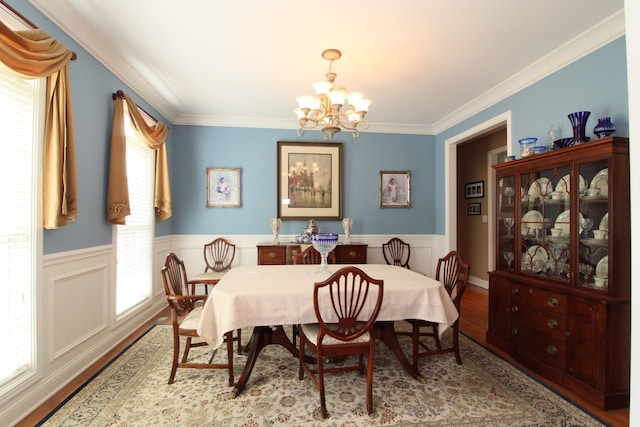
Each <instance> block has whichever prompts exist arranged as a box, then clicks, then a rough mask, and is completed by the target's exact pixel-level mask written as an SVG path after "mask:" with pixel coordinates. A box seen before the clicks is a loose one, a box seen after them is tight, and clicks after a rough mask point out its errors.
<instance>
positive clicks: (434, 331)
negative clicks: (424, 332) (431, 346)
mask: <svg viewBox="0 0 640 427" xmlns="http://www.w3.org/2000/svg"><path fill="white" fill-rule="evenodd" d="M431 329H432V330H433V339H434V340H435V341H436V347H437V348H438V349H439V350H442V344H441V343H440V336H439V335H438V325H431Z"/></svg>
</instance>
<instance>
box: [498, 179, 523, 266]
mask: <svg viewBox="0 0 640 427" xmlns="http://www.w3.org/2000/svg"><path fill="white" fill-rule="evenodd" d="M497 194H498V200H497V203H498V215H497V224H496V230H497V233H498V242H497V243H498V244H497V248H498V253H497V257H496V258H497V259H496V264H497V267H498V268H504V269H507V270H511V271H514V269H515V237H514V236H515V235H516V233H515V227H514V226H515V224H516V221H515V220H516V217H515V215H516V212H515V204H516V201H517V200H519V197H517V195H516V194H517V193H516V178H515V176H513V175H511V176H505V177H502V178H499V179H498V191H497Z"/></svg>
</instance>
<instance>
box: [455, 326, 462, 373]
mask: <svg viewBox="0 0 640 427" xmlns="http://www.w3.org/2000/svg"><path fill="white" fill-rule="evenodd" d="M453 351H454V352H455V354H456V362H458V365H462V357H460V345H459V344H458V322H456V323H455V324H454V325H453Z"/></svg>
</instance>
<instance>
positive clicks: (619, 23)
mask: <svg viewBox="0 0 640 427" xmlns="http://www.w3.org/2000/svg"><path fill="white" fill-rule="evenodd" d="M624 34H625V21H624V10H623V9H621V10H620V11H618V12H617V13H615V14H613V15H611V16H609V17H608V18H607V19H605V20H603V21H601V22H600V23H598V24H596V25H594V26H593V27H591V28H589V29H588V30H586V31H585V32H583V33H582V34H580V35H578V36H576V37H574V38H573V39H572V40H569V41H568V42H567V43H565V44H563V45H562V46H560V47H558V48H557V49H555V50H553V51H551V52H549V53H548V54H547V55H545V56H543V57H542V58H540V59H539V60H538V61H536V62H534V63H532V64H531V65H529V66H527V67H526V68H524V69H522V70H521V71H519V72H517V73H516V74H514V75H512V76H511V77H509V78H508V79H506V80H504V81H503V82H501V83H500V84H498V85H497V86H495V87H493V88H492V89H490V90H488V91H486V92H485V93H483V94H482V95H480V96H478V97H477V98H475V99H473V100H471V101H470V102H468V103H467V104H465V105H463V106H461V107H460V108H458V109H457V110H455V111H453V112H452V113H451V114H449V115H447V116H446V117H443V118H442V119H441V120H438V121H437V122H436V123H434V125H433V129H434V132H435V133H436V134H438V133H441V132H443V131H445V130H447V129H449V128H450V127H452V126H454V125H456V124H458V123H460V122H462V121H464V120H466V119H468V118H470V117H472V116H473V115H475V114H477V113H479V112H481V111H483V110H485V109H486V108H488V107H491V106H492V105H494V104H496V103H498V102H500V101H502V100H504V99H506V98H508V97H509V96H511V95H514V94H516V93H518V92H520V91H521V90H523V89H524V88H526V87H528V86H531V85H532V84H534V83H536V82H538V81H540V80H542V79H544V78H545V77H547V76H549V75H551V74H553V73H555V72H556V71H558V70H560V69H562V68H564V67H566V66H567V65H569V64H571V63H573V62H575V61H577V60H579V59H580V58H583V57H584V56H586V55H588V54H590V53H591V52H593V51H595V50H597V49H599V48H601V47H603V46H605V45H606V44H608V43H610V42H612V41H614V40H616V39H618V38H620V37H622V36H623V35H624Z"/></svg>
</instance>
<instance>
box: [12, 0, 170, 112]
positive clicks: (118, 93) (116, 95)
mask: <svg viewBox="0 0 640 427" xmlns="http://www.w3.org/2000/svg"><path fill="white" fill-rule="evenodd" d="M0 1H2V0H0ZM117 97H120V98H123V99H124V92H123V91H122V90H120V89H118V90H117V91H116V93H113V94H111V98H112V99H113V100H114V101H115V99H116V98H117ZM136 107H138V110H140V111H142V112H143V113H145V114H146V115H147V116H148V117H149V118H150V119H151V120H153V121H154V122H156V123H158V122H159V120H158V119H156V118H155V117H153V116H152V115H151V114H149V113H147V112H146V111H145V110H144V108H141V107H140V106H139V105H138V104H136Z"/></svg>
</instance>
